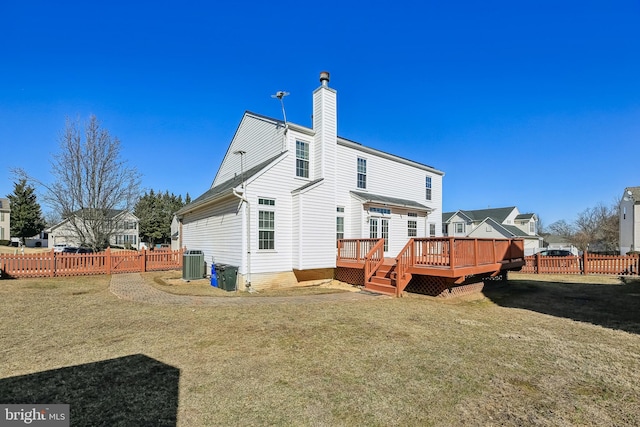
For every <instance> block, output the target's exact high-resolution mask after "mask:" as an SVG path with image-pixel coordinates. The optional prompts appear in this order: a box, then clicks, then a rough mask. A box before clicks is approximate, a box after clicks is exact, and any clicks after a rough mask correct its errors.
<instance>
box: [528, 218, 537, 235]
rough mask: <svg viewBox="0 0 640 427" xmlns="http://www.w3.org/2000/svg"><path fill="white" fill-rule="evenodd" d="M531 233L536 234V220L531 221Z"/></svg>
mask: <svg viewBox="0 0 640 427" xmlns="http://www.w3.org/2000/svg"><path fill="white" fill-rule="evenodd" d="M529 233H532V234H536V223H535V222H534V221H531V222H530V223H529Z"/></svg>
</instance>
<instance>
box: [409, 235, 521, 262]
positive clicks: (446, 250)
mask: <svg viewBox="0 0 640 427" xmlns="http://www.w3.org/2000/svg"><path fill="white" fill-rule="evenodd" d="M409 244H411V250H409V251H408V254H410V255H408V254H405V252H407V246H405V249H404V250H403V252H401V253H400V255H399V257H402V258H407V256H409V257H410V258H409V259H408V260H407V265H412V266H429V267H443V268H450V269H456V268H462V267H474V266H480V265H487V264H497V263H501V262H503V261H508V260H514V259H522V258H524V241H523V240H522V239H474V238H467V237H463V238H458V237H424V238H413V239H411V240H410V241H409ZM409 244H408V245H409ZM402 263H403V264H404V261H403V262H402Z"/></svg>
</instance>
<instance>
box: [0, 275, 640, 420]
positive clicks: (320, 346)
mask: <svg viewBox="0 0 640 427" xmlns="http://www.w3.org/2000/svg"><path fill="white" fill-rule="evenodd" d="M575 280H577V279H574V283H557V282H543V281H537V280H532V279H531V280H530V279H528V278H527V279H526V280H524V279H522V280H521V279H520V278H515V275H514V276H513V280H512V281H511V282H510V284H509V285H507V286H504V287H500V288H497V289H493V290H488V291H487V298H481V299H475V300H466V301H458V302H457V303H455V304H453V303H446V304H443V303H441V302H438V301H434V300H431V299H426V298H403V299H373V300H371V301H360V302H347V303H339V304H335V303H334V304H308V305H306V304H265V305H255V304H254V305H251V306H230V305H220V306H212V307H205V306H193V307H190V306H152V305H144V304H139V303H134V302H130V301H122V300H118V299H117V298H115V297H114V296H113V295H112V294H110V293H109V291H108V278H107V277H104V276H103V277H100V276H97V277H87V278H77V279H32V280H12V281H2V282H0V312H2V313H8V314H5V315H3V322H2V326H1V329H0V401H2V402H6V401H12V399H20V400H24V401H26V400H28V399H37V400H41V399H44V400H47V401H49V402H50V403H55V402H54V401H59V402H60V403H69V404H71V411H72V416H74V414H75V415H76V416H77V417H78V418H77V419H79V420H81V421H83V422H84V423H85V424H87V425H92V424H98V423H102V424H103V425H116V424H121V425H127V424H128V425H131V424H136V422H138V423H139V422H140V418H136V417H139V416H140V414H139V413H138V411H139V410H143V411H145V412H150V413H152V414H153V413H155V412H154V410H157V413H158V414H161V416H162V419H161V420H158V422H157V425H159V424H164V425H171V424H177V425H181V426H195V425H198V426H199V425H358V426H360V425H373V426H376V425H377V426H392V425H401V426H406V425H421V426H422V425H444V426H450V425H471V426H476V425H477V426H487V425H543V426H562V425H593V426H601V425H618V426H620V425H638V424H639V423H640V407H639V406H638V405H637V402H638V401H640V336H639V335H638V333H637V332H630V331H633V330H638V326H639V325H640V319H638V316H640V314H638V312H639V310H638V302H637V300H636V299H634V298H627V305H626V306H623V305H621V304H622V300H623V299H624V298H623V295H622V294H623V293H627V295H630V294H633V293H635V292H636V291H637V289H632V288H634V287H635V286H636V285H605V286H603V285H582V286H585V287H588V288H589V290H588V292H596V291H601V292H610V294H605V296H606V297H607V298H614V297H615V295H618V296H617V297H615V299H616V301H617V298H619V299H620V301H619V302H616V305H615V310H616V311H621V310H622V309H623V308H624V309H625V311H627V312H631V311H632V312H634V313H636V314H634V315H633V316H631V315H629V316H627V317H625V316H623V315H620V314H619V313H613V312H609V317H610V318H615V319H616V322H617V324H618V326H611V325H613V324H616V323H615V322H614V323H606V322H604V321H603V319H602V318H601V317H598V316H596V314H594V313H593V312H592V311H598V310H600V309H601V307H600V306H597V307H596V308H594V309H593V310H591V309H590V308H589V307H590V306H591V305H592V304H594V301H595V300H596V299H595V296H596V295H597V294H595V293H594V294H588V295H589V296H590V298H592V299H590V300H583V302H582V303H581V304H582V305H583V306H585V307H584V308H583V309H582V313H583V317H586V318H583V319H582V320H580V321H575V320H573V318H572V317H571V316H570V314H571V313H573V312H574V310H575V308H576V303H575V301H577V300H572V299H568V300H567V299H565V300H564V301H565V305H564V308H563V307H562V304H560V303H559V302H557V307H556V309H554V311H557V312H558V313H563V314H564V315H560V314H553V313H549V312H548V311H551V310H546V311H545V310H543V308H544V307H545V304H544V303H543V302H545V301H546V302H548V301H549V300H553V299H556V300H558V298H557V297H558V296H562V295H564V296H566V295H576V292H577V290H576V287H577V286H578V284H577V283H575ZM628 286H630V288H627V287H628ZM628 289H631V290H630V291H628ZM531 301H541V302H540V303H539V304H538V303H536V305H532V303H531ZM588 313H591V314H588ZM589 316H590V317H589ZM587 319H591V320H592V321H589V320H587ZM125 362H126V363H125ZM129 365H130V368H127V367H128V366H129ZM74 367H75V368H74ZM59 368H64V369H63V370H61V371H58V370H57V369H59ZM69 369H71V370H69ZM176 372H177V374H176ZM28 374H35V375H33V376H29V375H28ZM67 375H68V377H67ZM176 375H177V376H178V377H179V380H177V379H176V378H175V376H176ZM42 377H45V379H42ZM64 378H68V380H67V381H64ZM149 378H156V380H155V381H154V380H151V381H149V380H148V379H149ZM43 382H44V383H45V384H44V385H45V386H44V387H43ZM167 384H168V385H174V386H175V387H171V386H167ZM134 386H136V387H135V388H132V387H134ZM133 396H136V398H135V399H134V398H133ZM159 416H160V415H159ZM92 417H93V418H92ZM92 422H93V423H92ZM149 424H153V422H150V423H149Z"/></svg>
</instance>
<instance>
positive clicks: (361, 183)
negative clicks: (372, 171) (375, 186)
mask: <svg viewBox="0 0 640 427" xmlns="http://www.w3.org/2000/svg"><path fill="white" fill-rule="evenodd" d="M358 188H367V159H363V158H360V157H358Z"/></svg>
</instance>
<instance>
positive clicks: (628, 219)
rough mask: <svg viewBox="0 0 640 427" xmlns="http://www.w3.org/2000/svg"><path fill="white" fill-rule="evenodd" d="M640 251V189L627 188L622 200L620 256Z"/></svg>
mask: <svg viewBox="0 0 640 427" xmlns="http://www.w3.org/2000/svg"><path fill="white" fill-rule="evenodd" d="M639 250H640V187H627V188H625V189H624V193H623V195H622V199H621V200H620V254H621V255H626V254H627V252H630V251H639Z"/></svg>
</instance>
